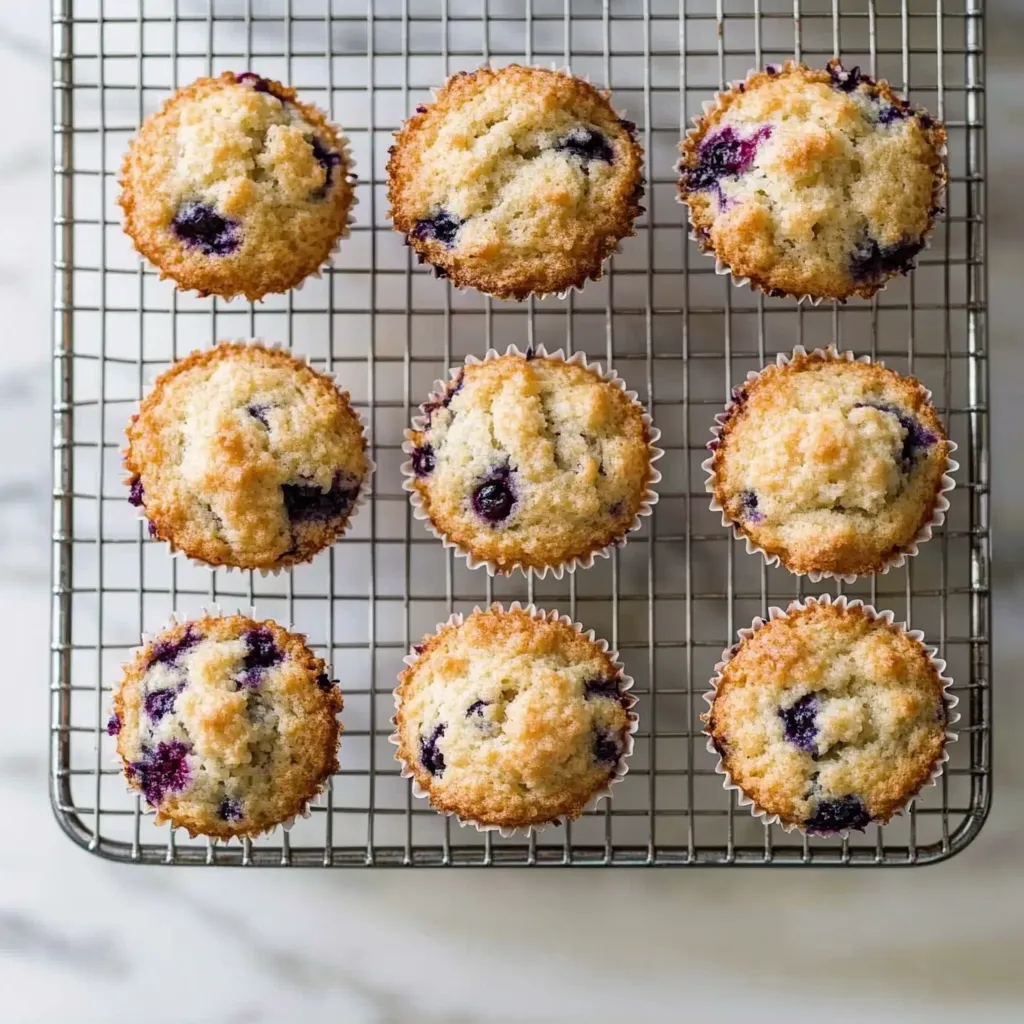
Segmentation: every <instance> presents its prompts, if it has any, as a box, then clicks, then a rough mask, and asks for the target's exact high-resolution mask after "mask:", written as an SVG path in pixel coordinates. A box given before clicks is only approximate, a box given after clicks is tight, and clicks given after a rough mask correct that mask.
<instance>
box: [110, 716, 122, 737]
mask: <svg viewBox="0 0 1024 1024" xmlns="http://www.w3.org/2000/svg"><path fill="white" fill-rule="evenodd" d="M120 731H121V719H120V718H118V717H117V715H111V716H110V717H109V718H108V719H107V735H108V736H116V735H117V734H118V733H119V732H120Z"/></svg>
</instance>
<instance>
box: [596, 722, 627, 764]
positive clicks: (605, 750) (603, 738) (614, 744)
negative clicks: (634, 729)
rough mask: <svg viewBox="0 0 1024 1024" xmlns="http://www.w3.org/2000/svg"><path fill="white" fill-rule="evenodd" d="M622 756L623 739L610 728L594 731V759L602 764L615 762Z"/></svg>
mask: <svg viewBox="0 0 1024 1024" xmlns="http://www.w3.org/2000/svg"><path fill="white" fill-rule="evenodd" d="M621 756H622V740H621V739H620V738H619V737H618V736H617V735H616V734H615V733H613V732H611V731H610V730H608V729H596V730H595V731H594V760H595V761H598V762H600V763H601V764H615V762H616V761H618V759H619V758H620V757H621Z"/></svg>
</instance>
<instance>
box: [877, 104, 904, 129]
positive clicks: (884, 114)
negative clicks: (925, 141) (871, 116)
mask: <svg viewBox="0 0 1024 1024" xmlns="http://www.w3.org/2000/svg"><path fill="white" fill-rule="evenodd" d="M907 113H908V111H907V109H906V108H904V107H899V106H897V105H896V104H895V103H890V104H889V105H888V106H884V107H882V108H881V110H879V112H878V123H879V124H892V123H893V121H903V120H905V119H906V117H907Z"/></svg>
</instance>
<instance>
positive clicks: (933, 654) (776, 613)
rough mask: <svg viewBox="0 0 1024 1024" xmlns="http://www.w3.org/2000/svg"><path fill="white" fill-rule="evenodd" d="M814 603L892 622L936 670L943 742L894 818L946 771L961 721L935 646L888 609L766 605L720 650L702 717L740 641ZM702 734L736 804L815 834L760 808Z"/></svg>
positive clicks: (851, 604) (845, 602) (845, 834)
mask: <svg viewBox="0 0 1024 1024" xmlns="http://www.w3.org/2000/svg"><path fill="white" fill-rule="evenodd" d="M814 604H823V605H829V604H832V605H835V607H836V608H838V609H839V610H840V611H844V610H846V609H850V610H856V609H860V611H861V612H863V614H864V616H865V617H866V618H867V619H868V620H870V621H872V622H876V621H877V622H884V623H885V624H886V625H889V626H893V625H895V628H896V629H898V630H900V631H901V632H903V633H905V634H906V635H907V636H908V637H910V639H911V640H914V641H916V642H917V643H918V644H920V645H921V648H922V649H923V651H924V653H925V655H926V656H927V658H928V660H929V661H930V662H931V664H932V666H933V667H934V668H935V672H936V674H937V676H938V677H939V680H940V681H941V683H942V701H943V704H944V705H945V707H946V730H945V740H946V741H945V744H944V745H943V748H942V755H941V756H940V757H939V758H938V760H937V761H936V763H935V765H934V766H933V768H932V771H931V774H930V776H929V777H928V779H927V780H926V781H925V782H924V783H922V785H921V786H920V787H919V788H918V789H917V790H916V791H915V792H914V793H912V794H910V796H909V797H908V798H907V800H906V802H905V803H904V804H903V806H902V808H900V810H898V811H896V812H895V814H894V815H893V816H894V817H895V816H896V815H899V814H903V813H904V812H905V811H906V810H907V809H908V808H909V807H910V805H911V804H912V803H913V802H914V801H915V800H916V799H917V797H918V796H919V795H920V793H921V791H922V790H923V789H926V788H927V787H929V786H934V785H935V784H936V783H937V782H938V780H939V778H940V777H941V775H942V773H943V771H944V770H945V766H946V762H947V761H948V760H949V744H950V743H955V742H956V741H957V739H958V738H959V737H958V735H957V733H956V731H955V730H954V729H953V728H952V726H954V725H955V724H956V723H957V722H958V721H959V720H960V715H959V713H958V712H957V711H955V710H954V709H955V708H956V706H957V704H958V703H959V698H958V697H957V696H956V695H955V694H952V693H950V692H949V688H950V687H951V686H952V685H953V680H952V679H951V678H950V677H949V676H947V675H945V671H946V662H945V661H944V660H943V659H942V658H939V657H937V650H936V648H934V647H928V646H926V644H925V641H924V633H923V632H922V631H921V630H919V629H907V627H906V623H902V622H901V623H894V619H895V616H894V614H893V613H892V612H891V611H882V612H879V611H877V610H876V609H875V607H874V606H873V605H870V604H865V603H864V602H863V601H860V600H849V599H847V598H846V597H845V596H842V597H836V598H833V597H832V596H831V595H830V594H822V595H821V596H820V597H808V598H805V599H804V600H802V601H793V602H792V603H791V604H790V605H789V607H788V608H787V609H786V610H785V611H783V610H782V609H781V608H775V607H772V608H769V609H768V618H767V619H762V618H760V617H758V618H755V619H754V621H753V622H752V623H751V625H750V626H749V627H747V628H746V629H741V630H739V632H738V633H737V642H736V643H735V644H733V646H732V647H729V648H726V650H724V651H723V652H722V660H721V661H720V662H718V664H717V665H715V675H714V677H713V678H712V679H711V683H710V685H711V689H710V690H709V691H708V692H707V693H705V694H704V701H705V703H706V704H707V705H708V711H707V713H706V714H705V715H703V716H701V717H702V718H704V719H705V721H707V715H709V714H710V712H711V709H712V708H713V707H714V702H715V696H716V694H717V693H718V687H719V684H720V683H721V681H722V672H723V670H724V669H725V666H726V665H727V664H728V663H729V662H730V661H731V660H732V659H733V658H734V657H735V656H736V654H737V653H738V651H739V648H740V646H741V644H743V643H744V641H746V640H749V639H750V638H751V637H752V636H754V634H755V633H757V631H758V630H759V629H761V628H762V627H764V626H765V625H766V624H767V623H769V622H774V621H775V620H776V619H785V618H788V617H789V615H790V614H792V613H795V612H799V611H804V610H805V609H806V608H808V607H809V606H811V605H814ZM703 733H704V735H705V736H706V737H707V744H706V746H707V750H708V752H709V753H711V754H714V755H715V756H716V757H717V758H718V761H717V763H716V764H715V771H716V772H717V773H718V774H719V775H721V776H722V786H723V788H724V789H726V790H727V791H730V792H734V793H735V794H736V803H737V805H738V806H740V807H746V808H748V809H749V810H750V813H751V815H752V816H753V817H755V818H760V819H761V821H762V823H763V824H765V825H778V826H779V827H780V828H782V829H783V830H784V831H786V832H793V831H796V832H799V833H800V834H801V835H808V836H815V835H818V833H815V832H813V831H809V830H807V829H806V828H804V827H803V826H802V825H796V824H791V823H789V822H784V821H782V819H781V818H780V817H779V815H778V814H775V813H773V812H771V811H768V810H766V809H765V808H764V807H761V806H760V804H758V803H757V801H756V800H754V799H753V798H752V797H750V796H748V795H747V794H746V793H745V792H744V791H743V789H742V788H741V787H740V786H739V784H738V783H736V782H734V781H733V778H732V776H731V775H730V774H729V772H728V771H727V770H726V769H725V766H724V760H723V758H722V755H721V754H720V752H719V751H718V750H717V748H716V747H715V743H714V739H713V737H712V736H711V733H710V729H709V728H707V727H706V728H705V729H704V730H703ZM890 820H891V819H890ZM850 832H851V829H849V828H845V829H841V830H839V831H837V832H834V833H829V834H828V838H834V837H836V836H838V837H840V838H842V839H848V838H849V836H850Z"/></svg>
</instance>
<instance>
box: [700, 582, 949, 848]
mask: <svg viewBox="0 0 1024 1024" xmlns="http://www.w3.org/2000/svg"><path fill="white" fill-rule="evenodd" d="M744 632H746V631H744ZM727 657H728V660H727V661H726V662H725V664H724V665H723V666H722V669H721V674H720V676H719V678H718V680H717V683H716V686H715V691H714V694H713V695H712V696H711V698H710V699H711V708H710V710H709V711H708V713H707V714H705V715H704V716H703V718H704V721H705V722H706V724H707V729H706V730H705V731H706V734H707V735H708V736H709V737H710V739H711V742H712V744H713V746H714V748H715V749H716V750H717V751H718V753H719V754H720V755H721V758H722V764H721V768H722V770H724V771H725V773H726V774H727V775H728V776H729V778H730V779H731V781H732V782H733V783H734V784H735V785H737V786H739V788H740V789H741V790H742V791H743V792H744V793H745V794H746V796H747V797H749V798H750V799H751V800H753V802H754V804H755V805H756V807H757V808H760V809H761V810H763V811H766V812H767V813H768V814H775V815H778V816H779V819H780V821H781V823H782V824H783V826H784V827H786V828H787V829H788V828H792V827H797V828H799V829H801V830H802V831H805V832H810V833H814V834H819V835H830V834H833V833H836V832H841V831H844V830H847V829H863V828H864V827H865V826H866V825H867V824H868V823H869V822H872V821H874V822H878V823H879V824H884V823H885V822H887V821H888V820H889V819H890V818H891V817H892V816H893V815H894V814H895V813H896V812H897V811H899V810H901V809H902V808H904V807H905V806H906V805H907V803H908V802H909V801H910V800H911V798H912V797H913V796H914V795H915V794H916V793H917V792H918V790H920V789H921V787H922V786H923V785H924V784H925V783H926V782H928V781H929V780H930V779H931V778H932V776H933V774H934V773H935V772H936V770H937V769H938V767H939V765H940V764H941V763H942V760H943V757H944V752H945V743H946V726H947V724H948V722H949V718H950V715H949V708H950V706H951V704H950V701H949V698H947V697H946V696H945V693H944V686H945V681H944V680H943V679H942V677H941V676H940V675H939V672H938V670H937V669H936V667H935V665H934V663H933V662H932V660H931V658H930V657H929V652H928V651H927V650H926V649H925V647H924V646H923V645H922V644H921V643H920V641H918V640H916V639H914V637H912V636H910V635H909V634H908V633H906V632H905V631H904V630H903V629H901V628H899V627H898V626H894V625H892V624H891V623H890V622H888V621H886V620H885V619H882V618H875V617H874V616H872V615H869V613H868V612H866V611H865V609H864V606H863V605H862V604H861V602H859V601H854V602H851V603H850V604H849V605H847V604H845V602H837V603H835V604H832V603H828V602H827V601H825V602H818V601H814V600H813V599H812V600H810V601H808V602H807V604H806V606H803V605H800V604H793V605H790V607H789V609H788V611H787V613H786V615H785V616H783V617H781V618H775V619H772V620H771V621H769V622H767V623H765V624H764V625H763V626H762V627H761V628H760V629H756V630H755V631H754V632H753V633H752V635H747V636H746V637H745V638H744V639H742V640H741V641H740V643H739V644H737V645H736V646H735V647H734V648H732V650H731V651H729V652H728V653H727Z"/></svg>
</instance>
